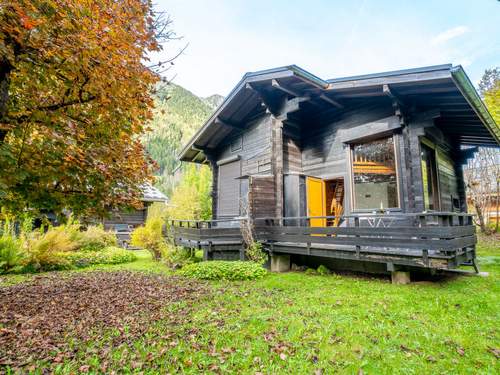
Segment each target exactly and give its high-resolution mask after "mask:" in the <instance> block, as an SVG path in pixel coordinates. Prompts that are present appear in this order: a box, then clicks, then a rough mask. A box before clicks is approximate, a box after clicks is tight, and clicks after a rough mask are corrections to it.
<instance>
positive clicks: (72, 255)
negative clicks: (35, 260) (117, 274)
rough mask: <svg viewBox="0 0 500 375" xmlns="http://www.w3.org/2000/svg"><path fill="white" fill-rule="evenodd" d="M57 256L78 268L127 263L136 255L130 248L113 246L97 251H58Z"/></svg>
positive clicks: (135, 258) (135, 257)
mask: <svg viewBox="0 0 500 375" xmlns="http://www.w3.org/2000/svg"><path fill="white" fill-rule="evenodd" d="M59 256H60V257H62V258H64V259H65V260H66V261H67V262H68V263H69V264H71V265H72V266H75V267H78V268H81V267H88V266H91V265H94V264H120V263H129V262H133V261H135V260H137V256H136V255H135V254H134V253H133V252H132V251H131V250H125V249H121V248H119V247H113V246H110V247H106V248H105V249H103V250H97V251H90V250H85V251H71V252H66V253H60V254H59Z"/></svg>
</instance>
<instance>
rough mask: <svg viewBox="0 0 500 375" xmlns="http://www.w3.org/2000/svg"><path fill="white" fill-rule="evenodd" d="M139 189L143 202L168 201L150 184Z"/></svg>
mask: <svg viewBox="0 0 500 375" xmlns="http://www.w3.org/2000/svg"><path fill="white" fill-rule="evenodd" d="M141 189H142V198H141V201H143V202H166V201H167V200H168V198H167V197H166V196H165V194H163V193H162V192H161V191H160V190H158V189H157V188H155V187H154V186H152V185H150V184H144V185H143V186H142V188H141Z"/></svg>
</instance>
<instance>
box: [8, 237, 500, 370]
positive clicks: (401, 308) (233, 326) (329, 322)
mask: <svg viewBox="0 0 500 375" xmlns="http://www.w3.org/2000/svg"><path fill="white" fill-rule="evenodd" d="M498 244H499V242H498V240H496V241H489V242H487V241H482V243H481V245H480V246H479V249H478V254H479V263H480V268H481V271H486V272H489V276H488V277H457V278H453V279H444V280H441V281H437V282H420V283H413V284H411V285H392V284H390V282H389V281H388V279H386V278H366V277H357V276H338V275H330V276H308V275H305V274H304V273H286V274H269V275H268V276H266V277H265V278H263V279H261V280H259V281H255V282H212V283H205V282H203V283H202V282H200V283H199V285H200V287H203V288H206V291H204V292H203V294H200V295H201V297H197V299H196V300H195V302H193V301H182V300H181V301H178V302H175V303H169V304H165V311H164V316H165V318H162V319H159V320H157V321H155V322H154V321H149V323H148V326H147V327H145V330H144V333H143V334H142V335H141V336H133V335H129V336H127V335H126V334H125V338H126V339H123V337H122V339H120V340H116V338H117V337H119V336H120V335H121V336H123V332H121V331H120V332H118V331H117V330H116V329H104V330H99V331H97V332H95V335H94V336H93V339H92V340H88V341H87V342H86V343H80V342H74V343H73V344H72V345H73V346H72V348H74V350H75V353H76V355H75V356H74V357H72V358H71V359H70V360H63V361H58V362H57V363H55V364H54V362H53V361H52V360H50V359H49V360H39V361H38V362H36V363H35V364H34V365H32V366H31V367H29V366H28V367H27V368H28V369H30V370H32V371H35V372H39V373H41V372H42V368H43V367H45V366H49V365H51V366H52V369H54V370H55V371H56V372H58V373H74V372H78V371H80V372H84V371H89V372H110V371H111V370H112V369H114V370H115V371H118V372H122V371H124V372H141V371H142V372H145V373H154V372H162V373H167V372H170V373H175V372H184V373H200V372H213V373H245V374H246V373H248V374H255V373H263V374H273V373H293V374H297V373H304V374H314V373H316V374H320V373H334V372H335V373H347V374H358V373H364V374H393V373H401V374H424V373H427V374H431V373H440V374H456V373H470V374H476V373H481V374H494V373H500V364H499V359H498V356H499V355H500V336H499V327H500V324H499V323H498V322H499V321H500V298H499V297H500V283H499V280H500V278H499V276H500V250H499V248H498V247H499V245H498ZM139 255H140V257H139V259H138V260H137V261H136V262H133V263H129V264H122V265H113V266H102V267H93V268H92V270H105V271H120V270H134V271H145V272H152V273H155V274H156V273H161V274H165V275H167V277H169V276H168V275H170V274H171V271H169V270H168V269H167V268H166V267H164V266H162V265H161V264H157V263H154V262H153V261H152V260H151V259H150V257H149V255H148V254H147V253H145V252H139ZM80 272H81V271H80ZM30 277H31V276H29V277H26V276H25V277H19V276H16V277H4V278H3V279H2V282H3V283H4V284H11V283H17V282H20V281H24V280H26V279H29V278H30ZM0 328H1V327H0ZM121 336H120V337H121ZM68 340H70V341H71V338H70V337H69V338H68ZM51 363H52V364H51ZM1 371H2V368H1V367H0V372H1Z"/></svg>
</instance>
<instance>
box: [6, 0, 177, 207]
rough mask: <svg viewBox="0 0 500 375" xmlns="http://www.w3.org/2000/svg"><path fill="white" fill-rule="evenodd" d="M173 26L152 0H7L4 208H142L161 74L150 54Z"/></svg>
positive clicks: (159, 45)
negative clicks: (145, 140) (147, 138)
mask: <svg viewBox="0 0 500 375" xmlns="http://www.w3.org/2000/svg"><path fill="white" fill-rule="evenodd" d="M169 25H170V21H169V20H168V19H166V18H164V17H162V16H161V15H160V16H159V15H158V14H155V13H154V11H153V9H152V4H151V2H150V1H148V0H124V1H115V0H0V206H3V207H4V208H6V209H7V210H9V211H11V212H16V211H19V210H23V209H34V210H53V211H56V212H60V211H61V210H63V208H70V209H72V210H73V211H74V212H76V213H77V214H78V213H87V214H88V213H102V212H104V211H105V210H106V208H107V207H109V206H116V205H137V204H138V197H139V195H140V186H141V185H142V184H143V183H144V182H145V181H147V180H148V179H150V176H151V169H152V166H151V165H152V163H151V161H150V160H148V158H147V157H146V156H145V153H144V150H143V147H142V145H141V143H140V141H139V137H138V136H139V135H140V134H141V133H142V132H143V131H144V130H145V129H144V124H145V123H146V122H147V121H148V120H149V119H150V118H151V108H152V105H153V102H152V98H151V96H150V92H151V88H152V86H153V85H154V84H155V83H156V82H157V80H158V78H159V75H158V72H155V71H154V69H151V67H150V66H148V64H149V60H148V54H150V53H151V52H154V51H158V50H160V49H161V44H162V42H163V41H165V40H168V39H169V38H170V37H172V31H171V30H170V27H169ZM160 66H161V64H158V65H157V66H156V67H157V68H158V67H160Z"/></svg>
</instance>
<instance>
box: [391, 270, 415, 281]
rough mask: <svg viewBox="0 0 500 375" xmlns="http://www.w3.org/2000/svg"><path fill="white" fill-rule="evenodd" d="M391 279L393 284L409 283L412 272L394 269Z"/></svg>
mask: <svg viewBox="0 0 500 375" xmlns="http://www.w3.org/2000/svg"><path fill="white" fill-rule="evenodd" d="M391 280H392V283H393V284H409V283H410V273H409V272H405V271H392V272H391Z"/></svg>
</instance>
